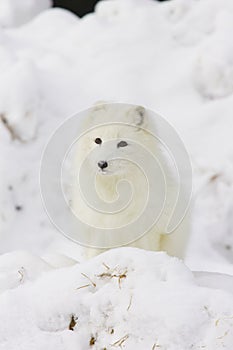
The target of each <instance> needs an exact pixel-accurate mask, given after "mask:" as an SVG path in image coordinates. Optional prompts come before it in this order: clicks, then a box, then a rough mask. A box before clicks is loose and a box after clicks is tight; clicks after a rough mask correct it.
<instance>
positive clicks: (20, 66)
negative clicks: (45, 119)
mask: <svg viewBox="0 0 233 350" xmlns="http://www.w3.org/2000/svg"><path fill="white" fill-rule="evenodd" d="M4 68H5V69H4V71H3V72H2V73H1V77H2V79H3V80H4V82H5V84H4V85H1V86H0V95H1V97H2V99H1V100H0V118H1V121H2V122H3V124H4V125H5V127H6V129H7V130H8V132H9V134H10V136H11V139H12V140H15V139H18V140H19V141H29V140H31V139H33V138H34V137H35V134H36V127H37V121H38V109H39V105H40V93H39V91H38V84H37V70H36V67H35V65H34V63H33V62H31V61H30V60H19V61H18V62H16V63H15V64H9V65H8V67H4Z"/></svg>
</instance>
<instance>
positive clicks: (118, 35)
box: [0, 0, 233, 350]
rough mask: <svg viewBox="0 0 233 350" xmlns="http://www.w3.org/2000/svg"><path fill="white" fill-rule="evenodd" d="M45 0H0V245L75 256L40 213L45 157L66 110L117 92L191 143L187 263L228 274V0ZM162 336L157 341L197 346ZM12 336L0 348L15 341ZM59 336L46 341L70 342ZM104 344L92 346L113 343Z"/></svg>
mask: <svg viewBox="0 0 233 350" xmlns="http://www.w3.org/2000/svg"><path fill="white" fill-rule="evenodd" d="M50 6H51V3H50V1H49V0H20V1H17V0H0V26H1V28H0V80H1V84H0V152H1V158H0V243H1V244H0V253H1V254H4V253H6V252H10V251H14V250H26V251H29V252H30V253H33V254H38V255H40V256H46V254H49V253H52V252H55V251H56V252H59V253H61V254H65V255H67V256H70V257H72V258H74V259H75V260H79V261H81V260H82V248H80V247H79V246H78V245H75V244H74V243H72V242H69V241H68V240H67V239H65V238H63V237H62V236H61V235H60V234H59V233H58V232H57V231H56V229H55V228H54V227H53V226H52V224H51V223H50V221H49V219H48V218H47V216H46V214H45V211H44V209H43V206H42V202H41V197H40V188H39V167H40V159H41V156H42V152H43V149H44V147H45V145H46V143H47V141H48V139H49V136H50V135H51V133H52V132H53V131H54V130H55V129H56V128H57V127H58V125H59V124H60V123H62V122H63V121H64V120H65V118H67V117H69V116H71V115H72V114H74V113H76V112H77V111H79V110H81V109H84V108H87V107H89V106H90V105H92V104H93V103H95V102H96V101H99V100H109V101H121V102H127V103H135V104H142V105H145V106H146V107H148V108H150V109H153V110H155V111H157V112H158V113H160V114H161V115H162V116H164V117H165V118H166V119H167V120H168V121H169V122H170V123H171V124H172V125H173V126H174V127H175V128H176V130H177V131H178V133H179V134H180V136H181V138H182V139H183V141H184V143H185V145H186V147H187V149H188V151H189V154H190V157H191V161H192V164H193V170H194V193H193V197H194V210H193V227H192V235H191V239H190V242H189V247H188V252H187V257H186V260H185V263H186V265H187V266H188V267H189V268H190V269H192V270H207V271H214V272H221V273H227V274H230V275H233V137H232V134H233V116H232V113H233V112H232V111H233V40H232V38H233V2H232V0H171V1H166V2H157V1H152V0H106V1H101V2H99V3H98V4H97V6H96V8H95V12H94V13H91V14H88V15H86V16H84V17H83V18H82V19H80V18H78V17H77V16H75V15H74V14H72V13H71V12H68V11H66V10H64V9H59V8H50ZM116 254H117V253H116ZM130 254H131V253H130ZM138 254H139V253H138ZM148 254H149V253H148ZM10 256H11V255H10ZM148 256H149V255H148ZM1 259H2V260H1ZM4 259H8V258H5V256H2V257H0V267H1V266H3V267H2V268H1V269H0V270H1V271H5V270H4V266H5V265H4V264H5V263H4V261H5V260H4ZM9 259H10V258H9ZM15 259H16V258H15ZM28 259H29V261H31V260H30V259H32V258H27V259H26V260H27V261H28ZM113 259H115V258H113ZM132 259H133V258H132ZM143 259H146V257H143V258H142V260H143ZM148 259H149V258H148ZM151 259H152V260H153V259H156V257H154V258H151ZM16 260H17V259H16ZM1 261H2V263H1ZM7 261H8V260H7ZM19 261H20V264H21V265H22V263H21V261H22V257H21V258H19ZM99 261H100V260H99ZM1 264H2V265H1ZM25 264H26V263H25ZM40 264H41V262H40ZM40 264H39V265H40ZM21 265H20V266H21ZM26 265H27V264H26ZM7 266H8V265H7ZM12 266H13V265H12ZM29 266H30V263H29ZM33 266H38V265H37V263H35V264H34V265H33ZM40 266H41V265H40ZM93 266H94V265H93ZM39 270H40V269H39ZM42 270H43V271H44V268H42ZM45 270H46V268H45ZM36 271H37V269H36ZM34 272H35V271H34ZM2 273H3V272H2ZM22 275H23V273H22ZM29 275H30V274H29ZM34 275H36V273H34ZM20 276H21V275H20ZM0 277H1V276H0ZM4 278H5V277H4ZM22 278H23V277H22ZM47 278H48V279H49V277H47ZM61 278H62V277H61ZM3 280H4V279H3ZM4 281H5V280H4ZM134 281H135V280H134ZM86 282H87V281H86ZM4 283H5V282H4ZM7 283H8V282H7ZM88 283H89V282H88ZM132 283H133V282H132ZM135 283H136V282H135ZM0 284H1V283H0ZM83 284H85V281H84V283H83ZM33 288H34V287H33ZM129 288H130V287H129ZM3 289H4V288H3ZM63 292H64V291H63ZM20 293H22V292H20ZM28 293H29V292H28ZM110 293H112V292H110ZM194 293H195V291H194ZM17 298H19V300H21V299H20V295H18V296H17ZM49 298H52V296H50V297H49ZM222 298H223V297H222ZM181 299H182V298H181ZM207 299H208V297H206V300H207ZM220 299H221V298H220ZM122 300H123V299H122ZM115 302H116V300H115ZM2 303H3V304H4V302H2ZM7 303H8V302H7ZM203 303H204V302H203ZM7 305H8V304H7ZM203 305H204V304H203ZM219 305H220V303H219V304H218V307H219ZM226 305H227V306H226V309H227V308H228V309H229V310H230V306H229V305H230V303H229V304H226ZM27 307H29V306H27ZM17 312H18V311H17ZM17 312H16V314H17ZM24 312H25V310H24ZM208 312H210V313H211V311H208V310H206V313H207V314H208ZM216 312H217V311H216ZM224 312H225V311H224ZM229 312H230V311H229ZM165 315H166V312H165ZM231 315H232V314H231ZM59 317H60V316H59ZM148 317H149V316H148ZM65 320H66V319H65ZM63 321H64V320H63V319H62V320H61V318H59V322H60V323H62V322H63ZM199 321H200V320H199ZM202 321H203V320H202ZM202 321H200V324H202ZM215 321H216V322H217V320H215ZM25 322H26V321H25ZM30 322H31V321H30ZM96 322H100V321H99V320H98V321H96ZM203 322H204V321H203ZM198 324H199V323H198ZM198 324H197V326H196V327H197V328H198V327H199V326H198ZM200 324H199V325H200ZM183 325H185V322H184V323H182V324H180V329H181V332H182V329H183V328H182V327H183ZM22 327H25V324H24V325H23V326H22ZM62 327H63V326H61V327H60V328H59V327H58V329H60V330H61V329H62ZM42 328H43V327H42ZM198 329H199V328H198ZM227 329H228V328H227ZM53 331H54V330H53ZM226 331H227V330H226V329H225V330H224V332H226ZM4 332H5V331H4ZM195 332H196V330H195V327H194V328H193V329H192V332H191V333H190V334H194V333H195ZM209 332H210V333H208V334H209V335H211V334H212V333H211V332H212V330H209ZM224 332H223V333H224ZM220 333H221V332H220ZM20 334H21V333H20ZM224 334H225V333H224ZM123 336H124V334H123ZM138 336H139V337H140V335H138ZM6 337H7V336H6ZM219 337H221V334H220V335H219ZM165 338H166V336H165ZM3 339H5V338H4V337H3ZM150 339H151V338H150ZM208 339H209V338H208ZM232 339H233V336H232V338H231V340H232ZM173 340H174V338H173ZM231 340H230V341H229V344H230V342H231ZM5 341H6V340H5ZM43 341H44V342H45V344H46V341H47V338H45V339H44V340H43ZM59 341H60V340H59ZM59 341H58V342H59ZM72 341H74V340H72ZM166 341H167V344H168V345H166V346H167V347H163V348H162V347H161V348H162V349H169V350H170V349H171V350H176V349H177V350H180V349H184V350H187V349H189V348H190V349H200V348H202V345H203V344H202V343H198V342H197V343H195V344H196V345H195V346H196V347H195V346H193V347H191V345H192V344H189V347H188V345H187V344H188V343H184V344H183V345H181V343H179V342H178V343H177V344H178V345H177V347H175V346H173V347H172V346H171V343H169V340H168V338H166ZM125 342H126V339H125V340H124V341H123V343H125ZM29 343H30V342H29ZM29 343H28V344H29ZM123 343H122V344H123ZM154 343H155V342H154ZM7 344H8V345H7V346H6V345H4V342H3V345H2V347H1V343H0V349H7V350H9V349H16V345H14V344H13V345H12V347H11V346H10V345H9V343H7ZM30 344H31V343H30ZM30 344H29V345H30ZM41 344H42V343H40V344H39V345H38V344H37V346H38V347H37V346H36V345H35V344H34V347H33V346H32V348H33V349H37V348H38V349H41V348H43V346H42V345H41ZM65 344H66V341H65ZM67 344H69V345H70V344H71V343H67ZM72 344H73V343H72ZM78 344H79V343H78ZM80 344H81V343H80ZM143 344H144V345H145V343H143ZM146 344H147V343H146ZM169 344H170V345H169ZM185 344H186V345H185ZM198 344H199V345H198ZM205 344H207V345H209V346H210V348H211V350H213V349H221V347H220V345H216V344H215V345H214V343H211V342H209V343H208V342H207V343H205ZM29 345H28V346H29ZM55 345H56V346H55ZM63 345H64V344H63ZM63 345H61V346H60V347H58V343H56V342H55V343H53V345H51V349H54V348H55V347H56V349H67V347H65V345H64V347H62V346H63ZM89 345H90V344H89ZM118 345H119V344H118ZM118 345H117V346H118ZM120 345H121V344H120ZM144 345H141V346H139V347H138V349H142V348H143V349H144V348H146V346H144ZM231 345H232V343H231ZM231 345H229V347H226V348H227V349H229V350H231V349H232V347H230V346H231ZM4 346H5V347H4ZM22 346H23V347H22V349H23V350H25V349H27V347H26V345H25V344H24V345H22ZM70 346H71V347H70V348H69V349H73V348H74V349H75V347H72V346H74V345H70ZM93 346H97V345H94V344H93ZM101 346H102V345H101ZM101 346H100V345H98V346H97V347H96V349H108V348H105V347H104V346H102V348H101ZM169 346H170V347H169ZM182 346H183V347H182ZM198 346H199V347H198ZM215 346H216V347H215ZM221 346H222V345H221ZM225 346H226V344H225ZM93 348H94V347H93ZM17 349H21V348H18V347H17ZM82 349H86V347H85V346H83V347H82ZM87 349H89V347H87ZM94 349H95V348H94ZM127 349H134V350H135V349H136V346H135V344H133V345H132V347H127ZM148 349H153V350H154V349H157V346H156V343H155V346H154V347H153V344H152V345H151V346H150V347H149V345H148Z"/></svg>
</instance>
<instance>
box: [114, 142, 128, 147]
mask: <svg viewBox="0 0 233 350" xmlns="http://www.w3.org/2000/svg"><path fill="white" fill-rule="evenodd" d="M126 146H128V143H127V142H126V141H120V142H119V143H118V144H117V148H119V147H126Z"/></svg>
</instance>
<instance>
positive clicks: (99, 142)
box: [95, 137, 102, 145]
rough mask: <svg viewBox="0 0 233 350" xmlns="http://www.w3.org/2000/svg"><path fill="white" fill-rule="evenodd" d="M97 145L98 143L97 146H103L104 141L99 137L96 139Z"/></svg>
mask: <svg viewBox="0 0 233 350" xmlns="http://www.w3.org/2000/svg"><path fill="white" fill-rule="evenodd" d="M95 143H97V145H101V143H102V140H101V139H100V138H99V137H97V138H96V139H95Z"/></svg>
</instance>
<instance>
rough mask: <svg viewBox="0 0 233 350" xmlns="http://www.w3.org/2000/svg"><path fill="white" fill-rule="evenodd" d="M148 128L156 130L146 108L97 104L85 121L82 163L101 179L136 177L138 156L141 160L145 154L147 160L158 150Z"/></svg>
mask: <svg viewBox="0 0 233 350" xmlns="http://www.w3.org/2000/svg"><path fill="white" fill-rule="evenodd" d="M148 128H149V130H152V121H151V120H150V119H149V116H148V115H147V112H146V110H145V108H144V107H141V106H136V107H135V106H129V105H124V104H100V105H97V106H95V107H94V108H92V109H91V111H90V113H89V115H88V116H87V118H86V119H85V125H84V133H83V134H82V136H81V137H80V142H78V145H77V156H78V158H79V159H78V161H79V163H80V164H81V163H82V164H84V163H85V164H86V166H87V167H88V169H89V171H93V172H95V173H96V175H97V176H117V177H124V176H125V175H126V176H127V175H128V174H129V173H130V174H133V172H134V171H135V163H134V162H133V159H134V157H135V154H136V155H137V157H140V151H141V157H144V158H145V154H146V152H147V151H149V152H150V151H151V152H153V149H154V148H155V147H156V140H155V137H154V136H153V135H152V134H150V132H149V131H148ZM153 128H154V126H153ZM147 149H148V150H147ZM133 169H134V170H133Z"/></svg>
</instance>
